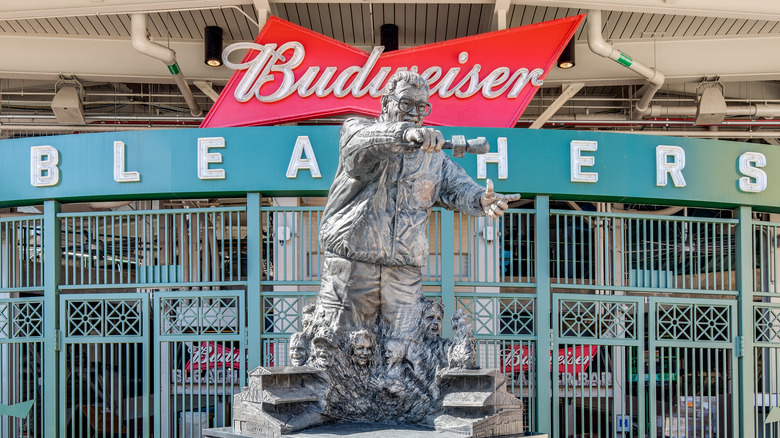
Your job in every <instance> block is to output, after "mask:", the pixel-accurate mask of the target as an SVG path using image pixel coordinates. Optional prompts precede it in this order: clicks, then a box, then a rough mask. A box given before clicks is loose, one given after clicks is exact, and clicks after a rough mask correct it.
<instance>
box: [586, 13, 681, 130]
mask: <svg viewBox="0 0 780 438" xmlns="http://www.w3.org/2000/svg"><path fill="white" fill-rule="evenodd" d="M586 26H587V29H588V47H589V48H590V50H591V51H592V52H593V53H595V54H597V55H599V56H601V57H604V58H609V59H611V60H613V61H615V62H617V63H618V64H620V65H622V66H623V67H626V68H628V69H629V70H631V71H633V72H636V73H638V74H640V75H641V76H643V77H644V78H645V79H646V80H647V84H645V85H644V86H643V87H642V89H640V92H642V91H644V94H643V95H642V97H641V98H640V99H639V102H637V103H636V110H637V112H638V113H639V115H640V116H642V115H644V113H645V112H646V111H647V107H648V104H649V103H650V100H651V99H652V98H653V96H655V93H656V92H657V91H658V90H659V89H660V88H661V86H662V85H663V84H664V80H665V79H666V77H665V76H664V74H663V73H661V72H660V71H658V70H656V69H654V68H652V67H648V66H646V65H644V64H642V63H641V62H638V61H636V60H634V59H633V58H632V57H631V56H629V55H627V54H626V53H623V52H621V51H620V50H618V49H616V48H615V46H613V45H612V43H610V42H607V41H606V40H604V36H603V35H601V11H599V10H589V11H588V17H587V20H586Z"/></svg>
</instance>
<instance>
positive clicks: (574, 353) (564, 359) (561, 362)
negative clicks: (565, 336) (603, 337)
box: [502, 345, 599, 373]
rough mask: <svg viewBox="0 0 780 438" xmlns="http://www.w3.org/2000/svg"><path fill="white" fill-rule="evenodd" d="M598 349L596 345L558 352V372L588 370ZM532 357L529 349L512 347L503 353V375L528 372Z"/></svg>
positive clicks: (563, 349)
mask: <svg viewBox="0 0 780 438" xmlns="http://www.w3.org/2000/svg"><path fill="white" fill-rule="evenodd" d="M598 349H599V347H598V346H596V345H578V346H575V347H569V348H562V349H560V350H558V372H560V373H582V372H585V371H587V370H588V367H589V366H590V363H591V360H592V359H593V355H594V354H596V351H598ZM553 353H554V352H550V362H551V363H550V370H552V356H553ZM533 360H534V358H533V356H531V355H530V354H529V348H528V347H527V346H525V345H513V346H512V348H508V349H506V350H505V351H504V357H503V358H502V368H503V371H504V372H505V373H518V372H520V371H528V369H529V368H530V367H531V364H532V363H533Z"/></svg>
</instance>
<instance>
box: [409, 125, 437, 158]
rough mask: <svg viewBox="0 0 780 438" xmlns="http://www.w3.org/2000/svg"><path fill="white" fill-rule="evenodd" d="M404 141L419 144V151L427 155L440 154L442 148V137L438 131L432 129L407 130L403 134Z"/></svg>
mask: <svg viewBox="0 0 780 438" xmlns="http://www.w3.org/2000/svg"><path fill="white" fill-rule="evenodd" d="M404 141H407V142H409V143H419V144H420V145H421V146H420V149H421V150H422V151H424V152H428V153H429V154H430V153H432V152H441V148H442V146H444V136H443V135H441V132H440V131H439V130H438V129H433V128H409V129H407V130H406V131H405V132H404Z"/></svg>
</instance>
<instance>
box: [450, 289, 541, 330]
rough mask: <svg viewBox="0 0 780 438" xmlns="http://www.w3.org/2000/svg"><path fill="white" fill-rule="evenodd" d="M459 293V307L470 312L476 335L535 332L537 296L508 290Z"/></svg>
mask: <svg viewBox="0 0 780 438" xmlns="http://www.w3.org/2000/svg"><path fill="white" fill-rule="evenodd" d="M480 295H481V294H479V293H477V294H468V295H467V294H462V293H458V294H456V309H457V310H461V309H462V310H464V311H465V312H466V313H468V314H469V316H471V320H472V321H473V323H474V334H475V335H533V334H534V327H535V326H536V324H535V323H534V304H535V299H533V298H526V297H512V296H511V295H508V294H500V295H498V294H490V295H494V296H480Z"/></svg>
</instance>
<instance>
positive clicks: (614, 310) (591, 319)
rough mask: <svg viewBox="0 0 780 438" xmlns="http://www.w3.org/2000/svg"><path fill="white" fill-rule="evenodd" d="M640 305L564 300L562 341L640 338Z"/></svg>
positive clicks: (560, 319)
mask: <svg viewBox="0 0 780 438" xmlns="http://www.w3.org/2000/svg"><path fill="white" fill-rule="evenodd" d="M637 311H638V310H637V304H636V303H633V302H612V301H609V300H607V299H604V300H603V301H597V300H576V301H574V300H561V301H559V304H558V324H559V325H558V333H559V336H560V337H562V338H567V337H572V338H597V339H602V338H625V339H637V338H638V333H639V330H640V329H641V327H638V326H637Z"/></svg>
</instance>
